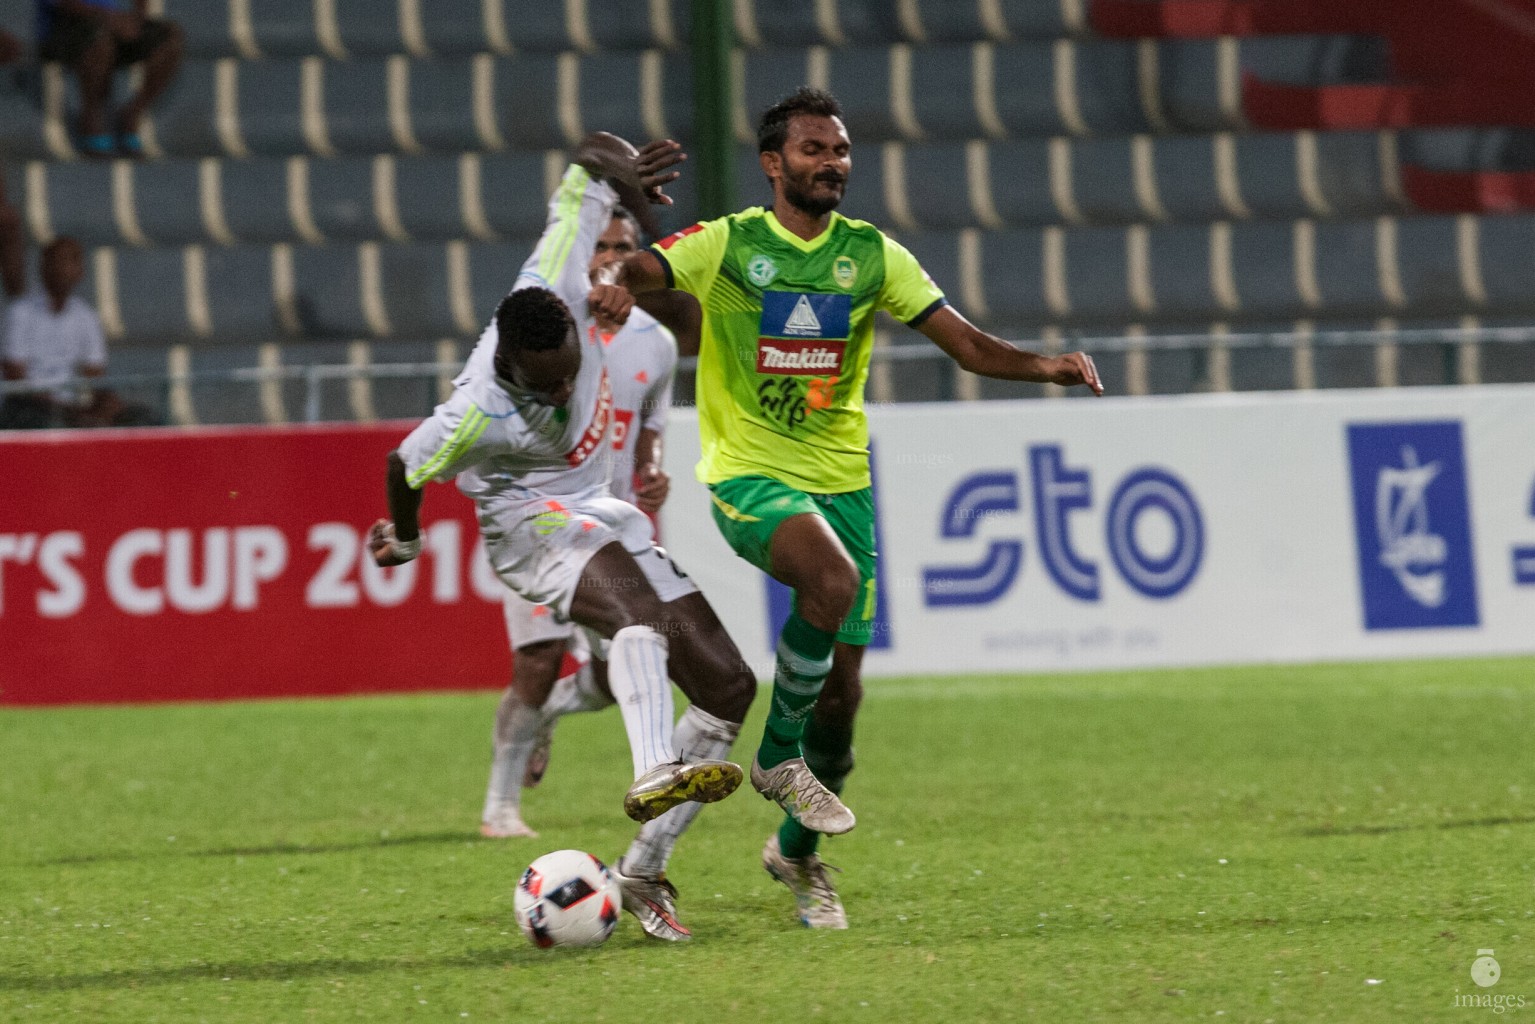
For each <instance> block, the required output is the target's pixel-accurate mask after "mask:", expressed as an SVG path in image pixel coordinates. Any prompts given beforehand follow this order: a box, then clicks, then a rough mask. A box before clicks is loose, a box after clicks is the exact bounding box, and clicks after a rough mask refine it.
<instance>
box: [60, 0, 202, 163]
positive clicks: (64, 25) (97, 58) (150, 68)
mask: <svg viewBox="0 0 1535 1024" xmlns="http://www.w3.org/2000/svg"><path fill="white" fill-rule="evenodd" d="M146 6H147V0H37V56H38V58H39V59H40V60H45V61H58V62H59V63H61V64H66V65H68V66H69V67H71V68H73V69H74V71H75V74H76V75H77V76H79V79H80V125H79V132H80V137H79V140H78V142H77V145H78V146H79V147H80V151H81V152H82V153H84V154H85V155H86V156H90V157H110V156H118V155H121V156H127V157H139V156H143V154H144V143H143V140H142V139H140V138H139V121H140V120H141V119H142V118H143V116H144V111H145V110H147V109H149V106H150V104H152V103H154V101H155V100H157V99H159V97H160V94H161V93H163V92H165V90H166V87H167V86H169V85H170V84H171V82H172V81H173V80H175V78H176V72H177V71H179V70H180V69H181V50H182V33H181V26H179V25H177V24H176V23H175V22H173V21H166V20H163V19H156V18H149V17H146V16H145V10H146ZM139 63H142V64H143V65H144V82H143V85H142V86H140V88H139V91H138V95H136V96H134V97H133V99H131V100H129V101H128V102H127V103H125V104H123V105H122V106H121V107H120V108H118V111H117V118H116V122H115V123H114V124H112V125H110V126H109V125H108V123H107V101H108V100H109V99H111V96H112V76H113V74H114V73H115V72H116V71H117V70H118V69H119V68H124V67H127V66H128V65H130V64H139Z"/></svg>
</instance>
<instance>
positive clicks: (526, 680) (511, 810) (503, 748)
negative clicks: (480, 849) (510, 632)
mask: <svg viewBox="0 0 1535 1024" xmlns="http://www.w3.org/2000/svg"><path fill="white" fill-rule="evenodd" d="M564 656H565V641H564V640H563V639H552V640H542V641H538V642H536V643H530V644H524V645H523V646H521V647H519V648H517V652H516V655H515V656H514V660H513V663H512V685H510V686H508V687H507V688H506V692H505V693H504V694H502V695H501V702H500V704H499V705H497V707H496V728H495V735H494V753H493V755H492V759H491V766H490V781H489V783H488V785H487V786H486V790H485V806H484V808H483V810H482V811H481V814H480V834H481V835H484V836H487V837H489V838H493V839H507V838H514V837H521V836H527V837H532V836H536V835H538V833H537V832H535V831H534V830H533V829H532V828H530V827H528V825H527V824H526V823H525V822H524V821H523V820H522V781H523V777H524V776H525V775H526V772H527V766H528V761H529V758H530V757H531V756H532V753H533V750H534V748H535V747H536V746H537V743H538V733H539V729H540V726H541V724H542V721H543V715H542V713H541V711H540V705H542V704H543V703H544V702H545V700H546V699H547V698H548V696H549V691H550V689H551V687H552V686H553V685H554V680H555V676H556V675H557V674H558V672H559V666H560V661H561V659H563V658H564Z"/></svg>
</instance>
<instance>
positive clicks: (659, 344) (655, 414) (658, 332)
mask: <svg viewBox="0 0 1535 1024" xmlns="http://www.w3.org/2000/svg"><path fill="white" fill-rule="evenodd" d="M595 337H596V338H597V339H598V340H599V341H600V342H601V343H602V346H603V348H604V349H606V350H607V363H608V379H609V380H610V381H611V382H612V387H613V447H612V463H613V473H612V482H611V486H612V488H613V494H614V496H615V497H619V498H622V499H623V500H625V501H627V502H631V503H632V502H633V501H634V450H635V447H636V446H637V445H638V443H639V436H640V431H642V430H654V431H655V432H656V433H658V434H659V433H662V432H664V431H665V430H666V412H667V409H668V408H670V407H671V404H672V376H673V374H675V373H676V370H677V340H676V339H675V338H674V337H672V332H671V331H669V330H667V329H666V328H665V327H662V326H661V324H660V322H658V321H657V320H656V318H655V317H653V316H651V315H650V314H649V313H646V312H645V311H644V310H642V309H640V308H639V307H635V309H634V311H633V312H631V313H630V314H629V322H628V323H626V324H624V326H623V327H622V328H620V329H619V331H618V333H617V334H611V335H604V334H602V333H601V332H595Z"/></svg>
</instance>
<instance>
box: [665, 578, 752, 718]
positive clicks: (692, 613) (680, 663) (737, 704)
mask: <svg viewBox="0 0 1535 1024" xmlns="http://www.w3.org/2000/svg"><path fill="white" fill-rule="evenodd" d="M667 609H668V611H669V612H670V613H671V615H672V618H673V620H674V621H676V622H678V623H679V624H680V628H679V629H678V631H677V635H676V636H675V637H674V638H673V640H672V642H671V648H670V658H669V660H668V661H667V669H668V671H669V672H670V673H671V677H672V679H673V680H674V681H675V682H676V684H677V686H678V688H679V689H681V690H682V692H683V693H684V694H686V695H687V698H688V700H689V701H690V702H691V704H692V706H693V707H696V708H700V709H702V710H704V711H707V712H708V713H709V714H710V715H712V716H714V717H715V718H718V719H720V720H721V721H725V722H733V723H735V725H736V726H737V728H739V727H740V724H741V723H742V722H743V721H745V720H746V712H747V710H748V709H750V707H751V702H752V698H753V697H755V696H756V695H757V680H756V677H755V676H754V675H753V674H752V670H751V666H749V665H747V664H746V659H745V658H744V657H742V656H741V651H740V649H739V648H738V647H736V643H735V641H734V640H732V639H731V637H730V634H729V633H727V632H726V631H725V626H724V624H723V623H721V622H720V620H719V616H718V615H716V614H715V612H714V608H713V607H712V606H711V605H710V604H709V602H708V600H707V599H706V598H705V597H704V595H703V594H702V593H701V592H700V591H697V590H695V591H693V592H692V593H690V594H686V595H684V596H682V597H680V598H678V599H677V600H675V601H672V602H670V603H669V604H668V605H667ZM679 742H680V741H679Z"/></svg>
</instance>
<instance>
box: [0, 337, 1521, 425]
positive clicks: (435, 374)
mask: <svg viewBox="0 0 1535 1024" xmlns="http://www.w3.org/2000/svg"><path fill="white" fill-rule="evenodd" d="M1019 344H1021V345H1024V346H1026V347H1030V348H1034V349H1035V350H1037V351H1054V352H1058V351H1063V350H1077V349H1080V350H1082V351H1086V352H1089V353H1092V354H1094V355H1108V354H1120V355H1136V354H1143V355H1150V354H1154V353H1161V352H1174V351H1192V352H1196V353H1201V354H1203V355H1205V356H1207V357H1208V356H1211V355H1213V354H1214V353H1216V352H1218V351H1220V350H1225V351H1226V352H1231V351H1240V350H1252V349H1285V350H1290V351H1292V352H1299V351H1301V350H1310V351H1312V352H1315V351H1316V350H1319V349H1328V348H1366V347H1374V348H1376V349H1380V348H1387V347H1390V348H1396V349H1398V350H1402V349H1411V348H1421V347H1425V346H1440V347H1441V348H1442V349H1443V350H1444V352H1445V353H1456V354H1461V353H1465V352H1467V351H1468V350H1475V349H1477V348H1478V347H1479V346H1483V345H1486V346H1503V345H1531V346H1535V325H1529V326H1515V327H1471V326H1466V327H1445V328H1410V329H1385V328H1382V329H1375V330H1322V331H1315V332H1306V331H1266V332H1238V333H1231V334H1210V333H1197V334H1176V335H1145V336H1093V335H1081V334H1074V333H1069V332H1060V333H1053V334H1051V335H1049V336H1046V337H1043V338H1037V337H1036V338H1029V339H1025V340H1022V341H1020V342H1019ZM947 359H948V357H947V356H946V355H945V354H944V353H943V352H942V351H941V350H939V349H938V348H937V347H936V346H933V345H930V344H927V343H926V342H925V340H920V341H914V342H908V343H904V344H900V345H893V344H890V342H889V335H888V334H887V333H886V332H883V331H882V332H879V336H878V338H877V340H876V345H875V348H874V351H873V353H872V363H873V364H874V366H876V367H877V366H882V365H887V366H892V367H893V366H900V365H903V364H914V363H926V362H938V363H944V362H946V361H947ZM1463 362H1464V361H1463ZM1472 362H1473V364H1474V360H1473V361H1472ZM696 365H697V359H696V358H684V359H681V360H679V363H678V374H679V378H681V379H683V380H686V378H687V377H688V376H690V375H691V374H692V372H693V370H694V369H695V367H696ZM462 369H463V361H462V360H455V361H451V362H444V361H435V362H397V363H355V362H348V363H307V364H291V365H277V366H246V367H235V368H231V369H222V370H204V371H197V370H192V371H187V372H181V373H173V372H166V373H135V374H110V373H109V374H107V375H104V376H101V377H93V378H75V379H72V380H71V381H69V382H67V384H66V385H65V386H69V387H78V388H80V389H82V390H86V389H89V388H92V387H108V388H113V389H117V390H121V391H124V392H131V393H136V394H137V395H138V396H140V397H142V396H144V395H146V394H147V393H150V392H155V393H157V394H158V395H159V396H160V397H161V398H163V399H164V407H165V408H168V409H175V408H177V407H178V402H177V393H178V392H179V393H180V397H181V400H182V401H183V402H184V401H185V400H186V396H187V394H188V393H189V390H190V389H191V388H193V387H208V386H217V385H220V384H230V385H256V386H258V387H263V386H264V387H269V388H279V387H281V386H282V385H285V384H290V383H296V384H299V385H301V386H302V395H303V398H302V402H301V407H302V413H301V415H300V416H299V417H297V419H299V420H301V421H302V422H310V423H314V422H320V421H321V420H322V419H323V418H324V417H323V415H322V410H323V401H322V400H323V396H324V393H325V387H326V385H328V384H333V383H335V382H341V381H345V382H349V383H350V382H354V381H377V380H401V379H403V380H419V381H423V382H431V383H434V384H435V385H436V386H437V391H438V393H439V397H441V396H442V395H444V394H445V393H446V389H447V387H448V386H449V385H448V382H449V381H450V380H451V379H452V378H453V377H454V376H456V375H457V374H458V373H459V372H460V371H461V370H462ZM1524 379H1526V380H1529V381H1535V350H1532V352H1531V354H1530V364H1529V367H1528V370H1527V373H1526V374H1524ZM1446 383H1460V384H1475V383H1480V380H1479V379H1478V378H1477V376H1476V375H1475V373H1474V372H1473V373H1470V374H1467V373H1464V372H1457V373H1456V374H1455V375H1454V378H1453V379H1447V380H1446ZM878 386H879V385H878V383H877V382H871V385H870V387H871V392H872V391H874V390H876V389H877V388H878ZM1300 386H1304V385H1300ZM36 390H40V389H39V387H38V385H37V384H36V383H34V382H30V381H25V380H22V381H0V396H3V395H6V394H10V393H22V392H28V391H36ZM1113 390H1114V391H1115V392H1116V393H1119V394H1125V393H1132V394H1133V393H1137V392H1136V391H1135V389H1133V388H1127V387H1123V386H1121V387H1116V388H1114V389H1113ZM870 397H871V399H873V400H874V401H892V400H896V399H893V398H892V397H891V396H888V395H885V396H881V395H879V394H873V393H871V395H870ZM957 397H962V396H957ZM422 411H423V412H424V411H425V410H422ZM170 418H171V420H172V421H174V422H178V423H179V422H193V421H195V418H189V417H178V416H175V415H172V416H171V417H170ZM349 418H352V419H355V418H357V417H356V416H353V417H349ZM269 419H270V417H269Z"/></svg>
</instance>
